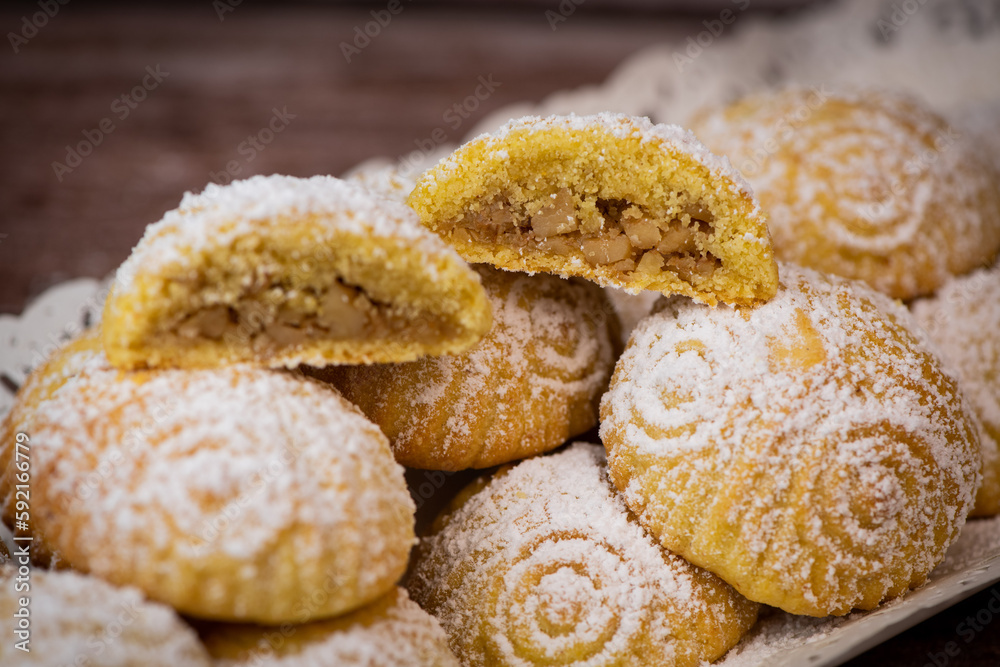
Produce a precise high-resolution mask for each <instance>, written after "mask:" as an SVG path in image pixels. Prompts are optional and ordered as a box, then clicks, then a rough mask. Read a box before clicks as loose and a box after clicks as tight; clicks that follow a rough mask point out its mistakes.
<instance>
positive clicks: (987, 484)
mask: <svg viewBox="0 0 1000 667" xmlns="http://www.w3.org/2000/svg"><path fill="white" fill-rule="evenodd" d="M912 310H913V314H914V315H915V316H916V318H917V322H919V323H920V325H921V326H922V327H924V329H925V330H926V331H927V333H928V334H929V335H930V337H931V340H933V341H934V342H935V343H937V344H938V348H939V349H940V351H941V355H942V356H943V357H944V360H945V362H947V363H948V364H950V365H951V368H952V369H953V370H954V371H955V372H956V373H957V374H958V377H959V382H960V383H961V387H962V393H964V394H965V396H966V398H968V399H969V402H970V403H971V404H972V407H973V409H974V410H975V412H976V413H977V415H978V416H979V420H980V422H981V423H982V427H983V430H982V431H981V434H980V436H981V437H980V441H981V443H982V449H983V484H982V486H980V487H979V493H978V494H977V495H976V505H975V508H973V510H972V516H991V515H993V514H1000V267H993V268H992V269H989V270H986V269H981V270H979V271H976V272H974V273H970V274H969V275H967V276H963V277H961V278H956V279H955V280H953V281H951V282H949V283H948V284H946V285H945V286H944V287H943V288H941V290H939V291H938V293H937V294H935V295H934V296H933V297H932V298H929V299H921V300H919V301H915V302H914V303H913V304H912Z"/></svg>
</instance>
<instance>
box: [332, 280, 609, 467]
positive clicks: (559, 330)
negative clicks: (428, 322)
mask: <svg viewBox="0 0 1000 667" xmlns="http://www.w3.org/2000/svg"><path fill="white" fill-rule="evenodd" d="M476 270H477V271H478V272H479V274H480V277H481V278H482V282H483V286H484V288H485V289H486V294H487V296H488V297H489V300H490V303H491V305H492V307H493V328H492V329H491V330H490V332H489V333H488V334H487V335H486V336H485V337H484V338H483V340H481V341H480V342H479V343H477V344H476V346H475V347H474V348H472V349H471V350H470V351H468V352H464V353H462V354H460V355H452V356H444V357H429V358H426V359H420V360H418V361H413V362H409V363H405V364H376V365H371V366H350V367H348V366H341V367H334V368H328V369H323V370H320V371H318V372H317V377H320V378H322V379H326V380H329V381H331V382H332V383H333V384H334V385H335V386H336V387H337V388H338V389H340V390H341V392H342V393H343V394H344V397H345V398H347V399H348V400H349V401H351V402H352V403H354V404H355V405H357V406H359V407H360V408H361V409H362V411H364V413H365V414H366V415H368V418H369V419H371V420H372V421H374V422H375V423H376V424H378V425H379V426H380V427H381V428H382V431H383V432H384V433H385V434H386V435H387V436H388V437H389V441H390V443H391V445H392V448H393V452H394V453H395V455H396V460H397V461H399V462H400V463H402V464H403V465H406V466H410V467H416V468H429V469H436V470H462V469H465V468H470V467H471V468H486V467H489V466H493V465H497V464H500V463H507V462H509V461H513V460H517V459H522V458H525V457H527V456H531V455H534V454H539V453H541V452H545V451H549V450H551V449H554V448H556V447H558V446H559V445H562V444H563V443H565V442H566V441H567V440H568V439H569V438H571V437H572V436H574V435H577V434H579V433H583V432H585V431H587V430H588V429H590V428H592V427H593V426H595V425H596V424H597V407H598V401H599V400H600V396H601V394H602V393H603V392H604V390H605V389H606V388H607V383H608V380H609V379H610V378H611V371H612V370H613V369H614V363H615V359H616V358H617V354H618V351H619V350H620V347H619V342H618V329H617V319H616V317H615V315H614V312H613V308H612V306H611V304H610V303H609V302H608V300H607V298H606V297H605V295H604V293H603V292H602V290H601V288H599V287H597V286H596V285H594V284H592V283H589V282H587V281H582V280H564V279H562V278H558V277H556V276H549V275H544V274H538V275H534V276H529V275H525V274H522V273H511V272H507V271H501V270H499V269H495V268H493V267H490V266H487V265H477V266H476Z"/></svg>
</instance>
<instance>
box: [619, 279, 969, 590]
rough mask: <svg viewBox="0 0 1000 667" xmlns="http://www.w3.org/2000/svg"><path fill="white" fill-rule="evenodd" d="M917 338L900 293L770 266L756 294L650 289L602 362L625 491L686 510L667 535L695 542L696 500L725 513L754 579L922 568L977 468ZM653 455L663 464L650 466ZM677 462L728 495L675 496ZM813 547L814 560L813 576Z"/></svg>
mask: <svg viewBox="0 0 1000 667" xmlns="http://www.w3.org/2000/svg"><path fill="white" fill-rule="evenodd" d="M929 345H930V343H929V341H928V340H927V339H926V336H925V334H923V332H922V331H920V330H919V328H918V327H916V326H915V325H914V323H913V322H912V320H911V318H910V317H909V314H908V313H907V311H906V310H905V308H903V307H902V306H900V305H899V304H897V303H894V302H892V301H890V300H889V299H887V298H885V297H883V296H881V295H879V294H877V293H875V292H873V291H872V290H870V289H868V288H866V287H864V286H863V285H860V284H858V283H851V282H849V281H843V280H839V279H833V278H830V279H827V278H824V277H822V276H821V275H820V274H817V273H814V272H812V271H808V270H804V269H799V268H797V267H794V266H792V265H783V266H782V288H781V289H780V290H779V293H778V295H777V296H776V297H775V298H774V299H773V300H772V301H770V302H768V303H767V304H764V305H763V306H761V307H759V308H756V309H752V310H751V309H733V308H730V307H719V308H715V309H713V308H707V307H704V306H700V305H697V304H693V303H691V302H688V301H685V300H682V299H678V298H673V299H669V300H664V301H662V302H661V305H660V308H659V311H658V312H657V313H655V314H654V315H652V316H650V317H649V318H647V319H646V320H644V321H642V322H641V323H640V324H639V326H638V327H637V328H636V330H635V331H634V332H633V335H632V339H631V341H630V343H629V347H628V349H627V350H626V352H625V354H624V355H623V357H622V358H621V359H620V360H619V363H618V367H617V369H616V377H615V379H614V380H613V381H612V387H611V389H610V391H609V392H608V393H607V394H605V397H604V399H603V405H602V425H601V437H602V439H603V440H604V441H605V444H606V445H608V446H609V461H610V464H611V467H612V469H613V470H616V469H617V470H623V471H629V470H632V466H635V467H636V469H638V470H640V471H643V472H641V473H637V474H635V476H633V477H631V478H630V479H629V480H628V482H627V484H628V485H627V488H625V489H624V493H625V496H626V499H627V501H628V502H629V505H630V506H632V507H638V508H642V511H641V512H639V515H640V519H641V520H643V521H644V522H647V521H654V522H661V525H662V522H665V523H666V524H668V525H669V524H670V522H671V521H673V520H674V519H675V518H676V515H672V514H671V512H672V511H677V512H696V515H695V518H694V523H695V527H694V528H693V530H695V531H696V533H697V534H695V535H693V536H692V535H688V536H685V537H684V538H678V539H686V540H691V541H695V542H697V541H698V540H699V539H701V537H700V536H701V532H700V531H702V530H704V531H706V536H705V539H709V538H708V537H707V534H708V531H711V530H713V529H714V528H715V526H713V525H710V524H711V522H706V523H705V524H704V525H702V524H701V523H700V522H699V520H698V518H697V517H700V516H702V512H705V513H709V514H712V513H713V512H714V513H715V514H713V516H724V517H725V519H720V521H724V522H725V525H727V526H728V525H730V524H731V525H732V526H733V527H734V530H736V531H738V533H739V537H738V544H739V545H740V548H744V549H745V550H746V553H747V557H749V558H755V559H757V558H759V559H762V560H761V561H760V562H759V563H758V567H759V569H758V571H757V573H756V574H755V577H768V578H774V579H775V580H776V581H777V582H780V586H781V587H782V589H783V590H789V591H801V595H802V596H803V600H804V604H806V605H817V606H818V608H831V609H840V608H845V610H846V609H850V608H851V607H852V606H854V605H856V604H858V601H859V599H860V598H855V597H854V596H856V595H860V594H861V593H860V592H859V591H858V590H857V589H856V588H855V586H856V582H858V581H860V580H861V578H862V576H864V577H865V578H866V581H878V582H879V584H872V586H875V588H876V589H877V588H878V587H879V586H884V589H883V593H884V591H885V590H889V589H890V588H892V587H893V586H894V585H898V579H899V578H900V577H902V579H903V580H904V581H906V580H907V579H908V578H909V577H910V576H911V575H912V576H913V577H914V578H916V579H919V577H920V574H921V573H926V572H929V571H930V570H931V569H932V568H933V567H934V565H936V564H937V563H938V562H939V561H940V559H941V558H942V557H943V555H944V549H945V548H946V547H947V545H948V543H950V542H951V541H952V540H953V539H954V538H955V537H956V536H957V533H958V530H959V529H960V528H961V526H962V524H963V522H964V518H965V516H966V514H967V512H968V510H969V508H970V503H971V498H972V493H973V490H974V488H975V485H976V484H977V483H978V476H979V471H978V467H979V465H978V443H977V442H976V440H975V429H974V425H973V421H972V419H971V415H970V413H969V409H968V406H967V405H965V403H964V401H963V400H962V399H961V397H960V396H959V395H958V394H957V393H956V388H955V384H954V381H953V380H952V379H950V378H949V377H947V376H946V375H943V374H942V373H941V371H940V368H939V366H938V362H937V361H936V360H935V359H934V357H932V356H930V354H929V353H928V352H926V350H927V349H928V348H929ZM665 399H669V400H667V402H665ZM609 438H611V440H610V441H609ZM908 443H910V444H908ZM687 461H690V462H691V463H690V464H687V463H685V462H687ZM667 462H675V463H680V465H679V466H678V467H677V468H676V469H674V468H668V469H667V470H670V471H672V472H664V473H663V475H662V476H658V475H659V473H657V472H656V471H657V470H658V469H659V468H658V466H660V465H664V464H666V463H667ZM647 465H648V466H651V468H650V470H651V472H649V473H648V475H647V474H646V473H645V471H646V470H647ZM688 465H690V466H692V467H691V468H690V470H689V468H688V467H687V466H688ZM616 466H619V467H618V468H616ZM814 467H815V468H814ZM688 470H689V471H690V473H691V474H692V475H693V478H692V479H697V480H698V481H699V483H700V484H717V485H722V486H724V487H725V488H726V489H727V492H726V493H723V492H722V488H720V489H719V490H718V491H719V493H718V496H715V495H714V494H713V493H712V492H711V489H709V490H708V491H707V492H706V495H705V496H704V497H706V498H709V499H711V498H713V497H717V498H719V499H721V500H719V501H718V502H722V503H731V504H729V505H721V506H719V507H717V508H716V507H714V506H713V505H711V502H714V501H705V502H708V503H709V505H706V506H704V507H702V506H701V505H699V504H697V502H700V501H694V500H691V498H692V497H694V496H690V495H689V493H688V487H687V486H684V485H683V483H681V484H677V483H675V482H673V481H672V480H673V477H672V475H674V474H679V475H683V474H685V473H684V471H688ZM657 484H659V485H660V486H659V487H657V486H656V485H657ZM741 486H746V488H745V493H744V494H741V495H737V496H735V497H731V495H732V493H731V492H732V490H733V489H738V488H741ZM699 489H700V490H699V491H698V493H699V495H698V496H697V497H698V498H701V497H703V496H702V495H700V494H701V493H702V492H703V491H705V489H704V488H701V487H699ZM692 492H693V491H692ZM690 502H694V503H695V504H694V505H693V506H686V504H687V503H690ZM682 506H683V507H684V509H683V510H681V509H679V508H680V507H682ZM672 508H677V509H676V510H675V509H672ZM722 512H725V514H724V515H721V514H719V513H722ZM792 527H794V530H793V529H792ZM942 531H943V533H942ZM936 532H937V533H938V535H942V534H943V535H944V536H946V537H943V538H942V537H937V538H935V533H936ZM813 549H819V550H821V551H822V553H824V554H826V555H827V556H828V557H829V558H830V566H829V567H828V568H827V569H826V570H825V573H824V575H823V578H822V579H820V580H819V581H820V582H821V583H817V581H818V580H817V575H816V573H815V572H814V571H812V568H814V567H815V564H814V561H813V556H812V553H811V552H812V550H813ZM904 553H905V554H906V556H905V562H901V561H902V560H903V558H901V554H904ZM810 573H811V574H810ZM894 582H895V583H894ZM796 594H798V593H796ZM877 601H878V599H877V598H876V600H875V602H877ZM845 605H846V607H845Z"/></svg>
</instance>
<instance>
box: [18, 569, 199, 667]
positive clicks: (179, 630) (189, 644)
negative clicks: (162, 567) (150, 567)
mask: <svg viewBox="0 0 1000 667" xmlns="http://www.w3.org/2000/svg"><path fill="white" fill-rule="evenodd" d="M25 580H27V581H25ZM25 583H27V584H28V586H27V587H24V588H22V587H21V586H22V585H23V584H25ZM22 598H26V599H27V609H28V611H29V614H30V615H29V620H30V625H29V630H30V633H29V637H28V639H29V641H27V642H26V643H25V647H26V648H27V649H29V650H28V651H21V650H19V649H17V648H16V647H15V644H16V643H17V642H18V641H20V640H19V639H18V638H17V635H16V634H15V630H16V629H23V626H22V627H21V628H19V627H18V624H19V621H20V618H19V617H18V616H17V615H15V614H16V613H17V612H18V611H19V610H20V609H21V608H22V607H23V603H22V601H21V599H22ZM0 633H2V634H3V635H4V637H5V638H6V641H5V642H4V645H3V646H2V647H0V660H2V661H3V664H4V665H18V666H19V667H52V666H53V665H100V666H101V667H134V666H135V665H142V666H143V667H180V666H183V667H209V665H211V664H212V663H211V660H210V659H209V656H208V654H207V653H206V652H205V649H204V647H203V646H202V645H201V643H200V642H199V641H198V637H197V635H195V633H194V632H193V631H192V630H191V628H190V627H188V626H187V625H186V624H185V623H184V621H182V620H181V619H180V618H179V617H178V615H177V614H176V613H175V612H174V610H172V609H170V608H168V607H167V606H165V605H162V604H158V603H156V602H150V601H149V600H146V599H145V598H144V597H143V596H142V594H141V593H140V592H139V591H138V590H136V589H134V588H121V587H117V586H112V585H111V584H109V583H107V582H105V581H101V580H100V579H97V578H96V577H90V576H87V575H84V574H80V573H78V572H67V571H63V572H56V571H46V570H38V569H36V570H33V571H32V573H31V575H30V576H29V577H22V576H20V575H19V574H18V572H17V569H15V568H14V567H11V566H7V567H3V566H0Z"/></svg>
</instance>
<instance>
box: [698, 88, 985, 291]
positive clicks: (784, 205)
mask: <svg viewBox="0 0 1000 667" xmlns="http://www.w3.org/2000/svg"><path fill="white" fill-rule="evenodd" d="M692 126H693V129H694V131H695V133H696V134H697V135H698V136H699V137H700V138H701V139H702V141H704V142H705V143H706V144H707V145H708V146H709V148H711V149H712V150H714V151H717V152H719V153H721V154H723V155H727V156H729V159H731V160H732V161H733V164H735V165H736V167H738V168H739V169H740V170H741V171H742V172H743V175H744V176H745V177H746V178H747V180H748V181H750V183H751V184H752V185H753V188H754V192H755V193H756V194H757V196H758V197H759V198H760V203H761V205H762V206H763V207H764V210H765V211H767V215H768V226H769V227H770V229H771V235H772V236H773V238H774V249H775V253H776V254H777V256H778V258H779V259H782V260H785V261H791V262H796V263H798V264H802V265H804V266H809V267H812V268H814V269H818V270H821V271H826V272H828V273H834V274H837V275H841V276H845V277H848V278H856V279H859V280H864V281H865V282H867V283H868V284H869V285H871V286H872V287H874V288H875V289H877V290H880V291H882V292H885V293H886V294H889V295H891V296H894V297H897V298H901V299H908V298H912V297H915V296H918V295H920V294H929V293H931V292H933V291H934V290H935V289H937V288H938V287H940V286H941V285H942V284H944V282H945V281H946V280H947V279H948V278H949V277H950V276H955V275H961V274H963V273H967V272H969V271H972V270H973V269H975V268H976V267H978V266H981V265H983V264H984V263H988V262H989V261H990V260H991V259H992V258H993V257H994V256H995V255H996V253H997V250H998V249H1000V190H998V189H997V187H996V182H997V176H996V174H995V172H994V170H993V167H992V165H991V164H989V163H988V162H987V160H986V159H985V158H984V157H983V156H982V155H981V153H980V152H978V151H977V150H975V149H974V148H973V145H972V143H971V142H969V141H966V139H965V138H964V137H963V136H961V135H960V133H958V132H957V131H956V130H955V129H953V128H952V127H949V125H948V124H947V123H946V122H945V121H944V120H943V119H942V118H940V117H938V116H937V115H935V114H933V113H931V112H930V111H928V110H927V109H925V108H923V107H922V106H920V105H919V104H917V103H916V102H913V101H911V100H909V99H906V98H903V97H897V96H895V95H889V94H884V93H878V92H874V91H866V92H864V93H847V92H841V93H828V92H825V91H815V90H813V91H810V90H806V89H790V90H786V91H783V92H780V93H762V94H758V95H755V96H751V97H747V98H745V99H743V100H740V101H738V102H736V103H734V104H733V105H731V106H729V107H727V108H723V109H720V110H716V111H712V112H706V113H704V114H702V115H701V116H700V117H697V118H696V119H695V120H693V121H692Z"/></svg>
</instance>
